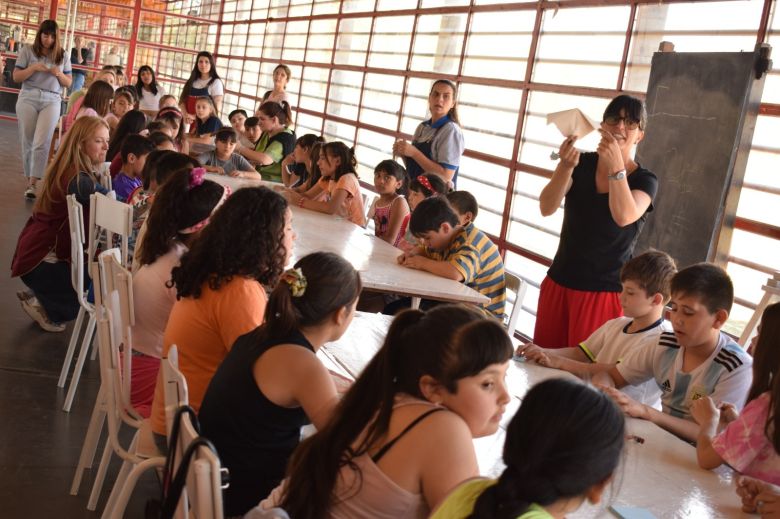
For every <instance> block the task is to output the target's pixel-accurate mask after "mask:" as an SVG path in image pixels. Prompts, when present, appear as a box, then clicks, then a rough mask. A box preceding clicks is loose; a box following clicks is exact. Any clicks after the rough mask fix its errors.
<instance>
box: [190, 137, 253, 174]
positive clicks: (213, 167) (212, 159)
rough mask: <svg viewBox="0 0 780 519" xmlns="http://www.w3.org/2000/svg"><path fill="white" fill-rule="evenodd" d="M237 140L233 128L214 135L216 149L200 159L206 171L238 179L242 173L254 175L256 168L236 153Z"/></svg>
mask: <svg viewBox="0 0 780 519" xmlns="http://www.w3.org/2000/svg"><path fill="white" fill-rule="evenodd" d="M237 140H238V139H237V136H236V131H235V130H234V129H233V128H221V129H220V130H218V131H217V133H216V134H215V135H214V149H213V150H212V151H210V152H208V153H204V154H202V155H201V156H200V157H198V160H199V161H200V163H201V164H203V167H204V168H206V171H209V172H211V173H217V174H218V175H230V176H231V177H237V176H239V175H240V174H241V173H250V174H251V173H253V172H254V170H255V168H253V167H252V165H251V164H250V163H249V161H248V160H246V159H245V158H244V157H242V156H241V155H239V154H238V153H235V150H236V142H237Z"/></svg>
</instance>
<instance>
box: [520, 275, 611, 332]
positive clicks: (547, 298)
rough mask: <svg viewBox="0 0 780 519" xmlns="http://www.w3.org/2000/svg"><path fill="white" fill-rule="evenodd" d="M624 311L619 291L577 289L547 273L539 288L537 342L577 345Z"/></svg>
mask: <svg viewBox="0 0 780 519" xmlns="http://www.w3.org/2000/svg"><path fill="white" fill-rule="evenodd" d="M621 315H623V308H622V307H621V306H620V293H619V292H586V291H584V290H574V289H571V288H566V287H564V286H561V285H559V284H558V283H556V282H555V281H553V280H552V279H550V276H545V278H544V281H542V286H541V288H540V290H539V305H538V307H537V310H536V327H535V328H534V344H538V345H539V346H541V347H543V348H565V347H567V346H576V345H578V344H579V343H581V342H582V341H584V340H585V339H587V338H588V337H590V335H591V334H592V333H593V332H594V331H596V329H597V328H598V327H599V326H601V325H602V324H604V323H606V322H607V321H609V320H610V319H614V318H616V317H620V316H621Z"/></svg>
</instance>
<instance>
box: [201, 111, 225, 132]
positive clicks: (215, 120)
mask: <svg viewBox="0 0 780 519" xmlns="http://www.w3.org/2000/svg"><path fill="white" fill-rule="evenodd" d="M220 128H222V121H220V120H219V117H217V116H215V115H212V116H210V117H209V118H208V119H206V120H205V121H203V122H201V121H200V119H197V118H196V119H195V135H198V136H201V135H206V134H209V133H217V130H219V129H220Z"/></svg>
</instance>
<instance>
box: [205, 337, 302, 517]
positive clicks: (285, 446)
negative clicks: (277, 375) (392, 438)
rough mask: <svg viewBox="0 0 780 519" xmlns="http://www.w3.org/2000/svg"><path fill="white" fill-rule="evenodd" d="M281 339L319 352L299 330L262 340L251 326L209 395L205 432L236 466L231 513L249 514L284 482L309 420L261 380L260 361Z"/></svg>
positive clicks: (228, 502)
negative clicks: (279, 401) (268, 392)
mask: <svg viewBox="0 0 780 519" xmlns="http://www.w3.org/2000/svg"><path fill="white" fill-rule="evenodd" d="M280 344H297V345H299V346H301V347H302V348H307V349H308V350H310V351H312V352H314V348H313V347H312V346H311V344H309V341H307V340H306V338H305V337H304V336H303V335H302V334H301V333H300V332H298V331H296V332H294V333H293V334H291V336H290V337H286V338H284V339H283V340H277V341H267V342H258V341H257V337H256V334H255V332H254V331H252V332H249V333H247V334H246V335H242V336H241V337H239V338H238V339H237V340H236V343H235V344H234V345H233V348H232V349H231V350H230V353H228V355H227V357H225V360H223V361H222V364H221V365H220V366H219V368H218V369H217V372H216V373H215V374H214V377H213V378H212V379H211V383H210V384H209V387H208V389H207V390H206V395H205V396H204V397H203V403H202V405H201V407H200V413H199V416H198V417H199V420H200V425H201V434H203V436H205V437H206V438H208V439H209V440H211V441H212V442H213V443H214V445H215V446H216V448H217V452H218V453H219V458H220V461H221V462H222V465H223V466H225V467H227V468H228V469H229V470H230V486H229V487H228V488H227V489H226V490H225V491H224V494H223V496H224V507H225V515H226V516H233V515H243V514H244V513H246V512H247V511H249V509H250V508H252V507H254V506H255V505H257V503H259V502H260V500H262V499H264V498H265V497H266V496H268V494H269V493H270V492H271V490H273V489H274V488H275V487H276V486H277V485H278V484H279V483H280V482H281V480H282V478H283V477H284V473H285V469H286V468H287V461H288V459H289V458H290V455H291V454H292V451H293V450H294V449H295V447H296V446H297V445H298V442H299V440H300V434H301V431H300V430H301V427H302V426H304V425H306V424H307V423H309V420H308V418H307V417H306V413H304V411H303V408H301V407H296V408H287V407H280V406H278V405H276V404H274V403H273V402H271V401H270V400H268V399H267V398H266V397H265V395H264V394H263V393H262V391H260V389H259V388H258V387H257V383H256V382H255V379H254V375H253V372H252V370H253V367H254V364H255V361H256V360H257V359H258V358H260V356H261V355H262V354H263V353H265V352H266V351H268V350H269V349H271V348H273V347H274V346H278V345H280Z"/></svg>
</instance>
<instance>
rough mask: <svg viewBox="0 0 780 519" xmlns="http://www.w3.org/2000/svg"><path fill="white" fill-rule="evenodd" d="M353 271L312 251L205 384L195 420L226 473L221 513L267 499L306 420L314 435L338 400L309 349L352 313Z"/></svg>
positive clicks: (333, 334) (334, 335) (330, 337)
mask: <svg viewBox="0 0 780 519" xmlns="http://www.w3.org/2000/svg"><path fill="white" fill-rule="evenodd" d="M360 290H361V282H360V274H358V272H357V271H356V270H355V269H354V268H353V267H352V265H351V264H350V263H349V262H348V261H347V260H345V259H343V258H341V257H340V256H338V255H337V254H334V253H331V252H315V253H313V254H309V255H308V256H304V257H303V258H302V259H301V260H299V261H298V262H297V263H296V264H295V266H294V268H292V269H290V270H288V271H286V272H285V273H284V274H283V275H282V278H281V280H280V282H279V284H278V285H276V288H274V290H273V292H272V293H271V295H270V297H269V300H268V305H267V306H266V309H265V324H264V325H262V326H260V327H259V328H256V329H255V330H254V331H252V332H250V333H248V334H246V335H243V336H242V337H239V338H238V340H237V341H236V342H235V344H234V345H233V347H232V348H231V350H230V352H229V353H228V354H227V357H225V359H224V360H223V361H222V364H220V366H219V368H218V369H217V372H216V373H215V374H214V377H213V378H212V379H211V383H210V384H209V387H208V389H207V390H206V394H205V396H204V397H203V405H202V406H201V408H200V413H199V415H198V418H199V420H200V425H201V432H202V433H203V435H204V436H206V437H207V438H208V439H209V440H211V441H212V442H214V445H215V446H216V448H217V450H218V451H219V457H220V461H221V462H222V465H223V466H224V467H227V469H228V470H229V471H230V486H229V487H228V488H227V490H225V492H224V506H225V515H226V516H235V515H241V514H244V513H246V512H247V511H248V510H249V509H250V508H252V507H253V506H255V505H256V504H257V503H258V502H259V501H260V500H261V499H263V498H264V497H265V496H267V495H268V493H269V492H270V491H271V490H273V488H274V487H275V486H276V485H278V484H279V483H280V482H281V480H282V478H283V477H284V471H285V469H286V467H287V462H288V460H289V458H290V455H291V454H292V452H293V450H294V449H295V447H296V446H297V445H298V441H299V439H300V436H301V432H300V430H301V427H302V426H303V425H306V424H307V423H309V422H311V423H312V424H314V426H315V427H316V428H317V429H318V430H322V429H323V428H324V427H325V425H326V424H327V422H328V420H330V418H331V416H332V415H333V411H334V409H335V407H336V404H337V403H338V396H337V394H336V386H335V385H334V383H333V380H332V379H331V376H330V374H329V372H328V370H327V368H325V366H324V365H323V364H322V362H320V360H319V359H318V358H317V355H316V352H317V350H319V349H320V348H321V347H322V345H323V344H324V343H326V342H330V341H336V340H338V339H339V338H340V337H341V336H342V335H343V334H344V332H345V331H346V329H347V327H348V326H349V324H350V322H351V321H352V317H353V316H354V314H355V303H356V301H357V298H358V295H360Z"/></svg>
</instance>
